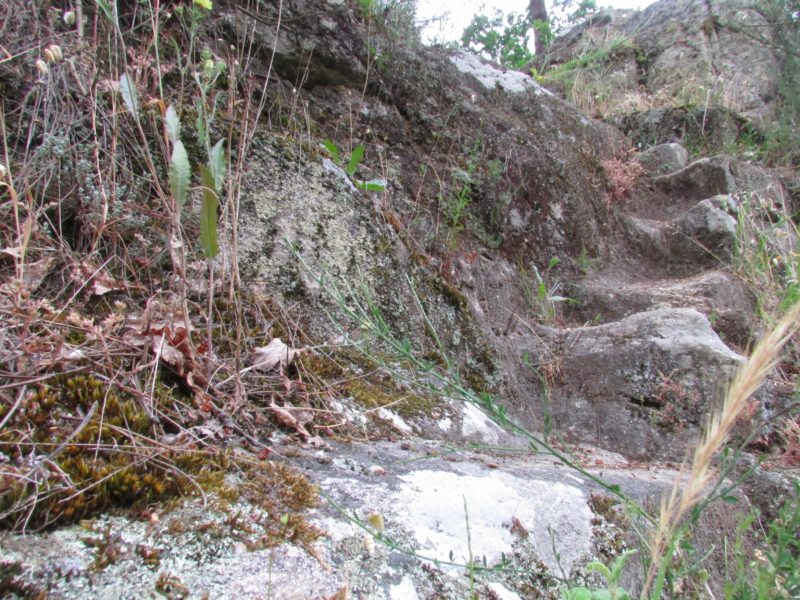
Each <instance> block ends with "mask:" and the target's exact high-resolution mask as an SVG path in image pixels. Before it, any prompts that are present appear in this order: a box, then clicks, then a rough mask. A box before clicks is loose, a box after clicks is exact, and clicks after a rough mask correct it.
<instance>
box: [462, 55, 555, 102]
mask: <svg viewBox="0 0 800 600" xmlns="http://www.w3.org/2000/svg"><path fill="white" fill-rule="evenodd" d="M450 60H451V61H452V63H453V64H454V65H455V66H456V68H458V70H459V71H461V72H462V73H466V74H468V75H472V76H473V77H474V78H475V79H477V80H478V81H479V82H480V83H481V85H483V86H484V87H485V88H487V89H490V90H493V89H495V88H496V87H499V88H501V89H503V90H505V91H507V92H509V93H511V94H521V93H523V92H533V93H534V94H536V95H537V96H543V95H544V96H552V95H553V94H552V92H550V91H549V90H546V89H545V88H543V87H542V86H541V85H539V84H538V83H536V82H535V81H534V80H533V79H532V78H531V77H529V76H528V75H525V74H524V73H520V72H519V71H512V70H507V69H503V68H501V67H497V66H495V65H493V64H491V63H487V62H484V61H483V60H481V59H480V58H479V57H478V56H476V55H475V54H470V53H469V52H459V53H457V54H454V55H453V56H451V57H450Z"/></svg>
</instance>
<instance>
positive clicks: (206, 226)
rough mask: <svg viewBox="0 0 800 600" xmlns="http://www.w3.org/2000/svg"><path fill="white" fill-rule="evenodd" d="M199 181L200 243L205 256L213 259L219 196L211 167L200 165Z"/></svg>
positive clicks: (217, 251)
mask: <svg viewBox="0 0 800 600" xmlns="http://www.w3.org/2000/svg"><path fill="white" fill-rule="evenodd" d="M200 181H201V183H202V184H203V202H202V204H201V206H200V243H201V244H202V246H203V253H204V254H205V255H206V258H208V259H209V260H213V259H214V258H215V257H216V256H217V254H219V244H218V243H217V207H218V206H219V196H217V192H216V189H215V187H216V182H215V181H214V175H213V174H212V173H211V169H209V168H208V167H206V166H205V165H201V166H200Z"/></svg>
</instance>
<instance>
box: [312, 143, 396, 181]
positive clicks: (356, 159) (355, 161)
mask: <svg viewBox="0 0 800 600" xmlns="http://www.w3.org/2000/svg"><path fill="white" fill-rule="evenodd" d="M319 145H320V147H322V149H323V150H325V151H327V152H328V154H330V155H331V160H333V162H335V163H336V164H340V163H339V157H340V154H339V147H338V146H337V145H336V144H334V143H333V142H332V141H330V140H322V141H321V142H320V144H319ZM364 150H365V147H364V144H359V145H358V146H356V147H355V148H354V149H353V152H352V153H351V154H350V159H349V160H348V161H347V165H346V166H345V167H344V172H345V173H347V176H348V177H349V178H350V181H352V182H353V185H355V186H356V187H357V188H358V189H360V190H365V191H367V192H382V191H384V190H385V189H386V182H385V181H383V180H381V179H373V180H370V181H361V180H358V179H354V176H355V174H356V169H357V168H358V165H359V163H360V162H361V159H362V158H364Z"/></svg>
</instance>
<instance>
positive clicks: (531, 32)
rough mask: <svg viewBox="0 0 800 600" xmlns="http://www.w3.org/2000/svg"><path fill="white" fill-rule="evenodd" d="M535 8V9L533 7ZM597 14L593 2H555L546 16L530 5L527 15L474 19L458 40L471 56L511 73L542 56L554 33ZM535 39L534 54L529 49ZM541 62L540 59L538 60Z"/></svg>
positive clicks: (541, 4) (497, 13)
mask: <svg viewBox="0 0 800 600" xmlns="http://www.w3.org/2000/svg"><path fill="white" fill-rule="evenodd" d="M534 5H535V6H534ZM595 10H596V3H595V0H555V1H554V2H553V4H552V9H551V10H550V11H549V12H548V11H547V10H546V7H545V5H544V2H541V1H540V2H531V6H530V7H529V9H528V14H525V15H522V14H517V13H513V12H512V13H508V14H506V15H504V14H503V12H502V11H500V10H498V9H495V11H494V15H493V16H491V17H490V16H486V15H475V16H474V17H473V18H472V21H471V22H470V24H469V25H468V26H467V28H466V29H465V30H464V33H463V34H462V36H461V44H462V46H464V47H465V48H467V49H468V50H470V51H471V52H474V53H476V54H479V55H481V56H485V57H486V58H489V59H491V60H494V61H496V62H498V63H500V64H501V65H503V66H506V67H511V68H514V69H518V68H521V67H523V66H525V65H526V64H528V63H530V62H531V61H532V60H533V59H534V56H537V55H543V54H544V52H545V51H546V50H547V48H548V47H549V46H550V44H551V43H552V42H553V40H554V39H555V35H556V33H558V32H559V31H561V30H562V29H564V28H565V27H566V26H568V25H571V24H573V23H575V22H577V21H579V20H581V19H583V18H585V17H587V16H589V15H590V14H592V13H593V12H594V11H595ZM531 36H533V37H534V39H535V47H536V53H535V54H534V52H533V51H532V50H531V48H530V41H531ZM538 57H539V58H541V56H538Z"/></svg>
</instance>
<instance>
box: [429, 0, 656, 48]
mask: <svg viewBox="0 0 800 600" xmlns="http://www.w3.org/2000/svg"><path fill="white" fill-rule="evenodd" d="M652 3H653V0H598V1H597V5H598V6H611V7H613V8H644V7H645V6H647V5H649V4H652ZM547 4H548V7H549V4H550V3H549V2H548V3H547ZM527 8H528V0H497V1H495V2H486V1H485V0H417V20H418V21H428V22H430V24H429V25H428V26H427V27H425V28H423V30H422V39H423V40H425V41H426V42H433V41H458V40H460V39H461V34H462V33H463V31H464V28H465V27H466V26H467V25H469V23H470V21H472V17H473V16H474V15H476V14H485V15H487V16H493V15H494V10H495V9H500V10H501V11H503V13H504V14H507V13H510V12H516V13H524V12H525V11H526V10H527Z"/></svg>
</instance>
